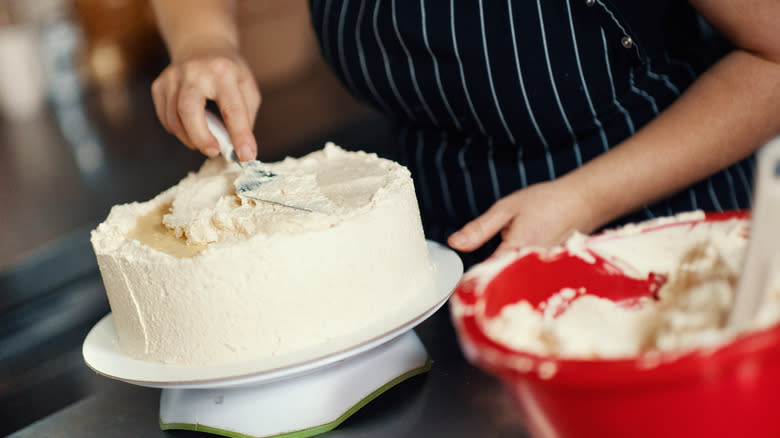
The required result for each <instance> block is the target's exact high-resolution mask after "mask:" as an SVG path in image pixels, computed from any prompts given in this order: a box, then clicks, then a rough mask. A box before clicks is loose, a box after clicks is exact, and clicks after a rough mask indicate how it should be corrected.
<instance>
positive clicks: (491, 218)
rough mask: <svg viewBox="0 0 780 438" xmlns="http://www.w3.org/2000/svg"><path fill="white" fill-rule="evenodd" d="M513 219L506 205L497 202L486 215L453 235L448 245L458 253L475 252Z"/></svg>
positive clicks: (448, 240)
mask: <svg viewBox="0 0 780 438" xmlns="http://www.w3.org/2000/svg"><path fill="white" fill-rule="evenodd" d="M511 219H512V214H511V212H510V211H509V210H508V207H507V206H506V205H505V203H503V202H501V201H499V202H496V203H495V204H493V206H492V207H490V209H488V210H487V211H486V212H485V213H484V214H482V215H481V216H479V217H477V218H476V219H474V220H473V221H471V222H469V223H467V224H466V225H464V226H463V228H461V229H460V230H458V231H457V232H455V233H453V234H452V235H451V236H450V237H449V239H447V243H449V245H450V246H451V247H452V248H455V249H456V250H458V251H463V252H471V251H474V250H475V249H477V248H479V247H480V246H482V245H484V244H485V243H486V242H487V241H488V240H490V239H491V238H492V237H493V236H495V235H496V234H498V232H499V231H501V230H502V229H504V228H505V227H506V226H507V224H508V223H509V221H510V220H511Z"/></svg>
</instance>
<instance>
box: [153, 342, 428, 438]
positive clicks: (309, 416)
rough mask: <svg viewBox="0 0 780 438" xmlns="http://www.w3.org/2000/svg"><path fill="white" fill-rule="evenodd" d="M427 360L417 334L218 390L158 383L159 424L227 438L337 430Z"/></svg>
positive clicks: (292, 436)
mask: <svg viewBox="0 0 780 438" xmlns="http://www.w3.org/2000/svg"><path fill="white" fill-rule="evenodd" d="M430 367H431V360H430V359H429V357H428V353H427V352H426V350H425V346H424V345H423V344H422V342H421V341H420V339H419V338H418V337H417V334H416V333H415V332H414V331H413V330H409V331H408V332H406V333H404V334H403V335H401V336H399V337H397V338H395V339H393V340H391V341H389V342H387V343H385V344H382V345H380V346H378V347H376V348H374V349H372V350H369V351H366V352H364V353H362V354H360V355H357V356H353V357H350V358H347V359H345V360H342V361H339V362H336V363H333V364H330V365H328V366H325V367H323V368H320V369H316V370H313V371H312V372H311V373H309V374H304V375H300V376H295V377H290V378H287V379H282V380H277V381H273V382H268V383H261V384H255V385H251V384H249V385H246V386H230V385H229V382H226V387H225V388H213V387H210V388H205V389H197V388H189V389H176V388H165V389H163V390H162V395H161V396H160V428H161V429H163V430H168V429H184V430H193V431H201V432H208V433H212V434H216V435H222V436H226V437H231V438H250V437H251V438H261V437H285V438H303V437H308V436H313V435H317V434H320V433H324V432H327V431H329V430H332V429H334V428H336V427H337V426H338V425H339V424H341V423H342V422H344V420H346V419H347V418H349V417H350V416H351V415H352V414H354V413H355V412H357V411H358V410H359V409H360V408H362V407H363V406H365V405H366V404H368V402H370V401H371V400H373V399H375V398H376V397H378V396H379V395H380V394H382V393H384V392H385V391H387V390H388V389H390V388H392V387H393V386H395V385H397V384H399V383H401V382H403V381H404V380H406V379H408V378H410V377H412V376H415V375H418V374H421V373H424V372H426V371H428V370H429V369H430Z"/></svg>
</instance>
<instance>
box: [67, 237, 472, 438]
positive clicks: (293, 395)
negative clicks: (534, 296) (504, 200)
mask: <svg viewBox="0 0 780 438" xmlns="http://www.w3.org/2000/svg"><path fill="white" fill-rule="evenodd" d="M428 251H429V256H430V260H431V262H432V264H433V265H434V278H433V279H432V281H430V282H429V283H428V284H426V285H421V290H420V292H419V293H417V294H416V296H415V298H413V299H412V300H410V301H409V302H408V303H405V304H403V305H402V306H401V308H399V309H398V310H397V311H396V312H393V315H391V316H389V317H387V318H385V319H383V320H381V321H376V322H374V323H372V324H370V325H369V326H368V327H366V328H364V329H362V330H360V331H359V332H357V333H353V334H350V335H347V336H344V337H341V338H338V339H334V340H333V341H332V342H328V343H326V344H322V345H318V346H316V347H312V348H308V349H305V350H302V351H298V352H295V353H291V354H286V355H282V356H278V357H273V358H265V359H259V360H255V361H246V362H241V363H237V364H226V365H214V366H182V365H168V364H162V363H157V362H145V361H141V360H137V359H134V358H131V357H129V356H127V355H125V354H123V353H122V352H121V350H120V349H119V347H118V343H117V341H116V331H115V328H114V322H113V317H112V315H111V314H109V315H106V316H105V317H104V318H103V319H102V320H100V321H99V322H98V323H97V324H96V325H95V326H94V327H93V328H92V330H91V331H90V332H89V334H88V335H87V337H86V338H85V340H84V345H83V348H82V354H83V356H84V361H85V362H86V364H87V365H88V366H89V367H90V368H92V369H93V370H94V371H95V372H97V373H98V374H102V375H104V376H106V377H109V378H112V379H116V380H121V381H124V382H127V383H131V384H134V385H139V386H147V387H154V388H163V391H162V395H161V399H160V427H161V428H162V429H188V430H198V431H205V432H210V433H215V434H220V435H224V436H228V437H271V436H286V437H296V438H300V437H306V436H311V435H315V434H318V433H322V432H325V431H327V430H330V429H332V428H334V427H336V426H337V425H338V424H340V423H341V422H342V421H344V420H345V419H346V418H347V417H349V416H350V415H351V414H353V413H354V412H356V411H357V410H358V409H360V408H361V407H362V406H363V405H365V404H366V403H368V402H369V401H371V400H372V399H373V398H375V397H377V396H378V395H379V394H381V393H382V392H384V391H386V390H387V389H389V388H391V387H392V386H394V385H396V384H398V383H400V382H401V381H403V380H405V379H407V378H409V377H411V376H414V375H416V374H420V373H423V372H425V371H427V370H428V369H429V368H430V361H429V359H428V355H427V352H426V351H425V347H424V346H423V344H422V342H420V340H419V338H418V337H417V335H416V334H415V333H414V331H412V329H413V328H414V327H415V326H416V325H417V324H419V323H421V322H422V321H424V320H425V319H427V318H428V317H429V316H431V315H432V314H433V313H434V312H436V311H437V310H438V309H439V308H441V307H442V306H443V305H444V304H445V303H446V302H447V299H449V297H450V295H451V294H452V291H453V290H454V288H455V286H456V285H457V283H458V281H459V280H460V277H461V275H462V274H463V264H462V262H461V260H460V258H459V257H458V255H457V254H456V253H455V252H454V251H452V250H450V249H449V248H447V247H445V246H443V245H440V244H438V243H435V242H430V241H429V242H428Z"/></svg>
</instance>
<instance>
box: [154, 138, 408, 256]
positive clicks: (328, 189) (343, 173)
mask: <svg viewBox="0 0 780 438" xmlns="http://www.w3.org/2000/svg"><path fill="white" fill-rule="evenodd" d="M263 166H264V167H265V168H267V169H268V170H269V171H271V172H273V173H274V174H275V176H274V177H273V178H272V179H271V181H269V182H266V183H264V184H262V185H261V186H260V187H259V188H258V189H257V190H256V192H255V193H256V194H257V195H258V197H260V198H262V199H264V200H268V201H272V202H276V203H280V204H286V205H292V206H297V207H303V208H306V209H308V210H311V211H302V210H299V209H294V208H287V207H284V206H280V205H275V204H273V203H270V202H263V201H255V200H253V199H247V198H242V197H239V196H238V195H237V194H236V189H235V187H234V181H235V180H236V178H238V177H239V176H240V175H241V173H242V169H241V167H240V166H238V165H237V164H235V163H228V162H226V161H225V160H208V161H207V162H206V163H205V164H204V165H203V167H202V168H201V170H200V171H199V172H198V173H196V174H195V173H193V174H190V175H188V176H187V177H186V178H184V179H183V180H182V181H181V182H180V183H179V185H178V186H177V189H176V193H175V195H174V198H173V201H172V202H171V205H170V211H169V212H168V213H167V214H165V215H164V216H163V223H164V224H165V226H166V227H167V228H169V229H170V230H172V231H173V232H174V233H175V235H176V237H178V238H183V239H185V240H186V242H187V244H189V245H202V244H209V243H213V242H219V241H223V240H233V239H241V238H246V236H251V235H255V234H260V233H265V234H274V233H300V232H305V231H313V230H321V229H325V228H329V227H332V226H335V225H336V224H337V223H339V222H340V221H342V220H343V219H344V218H345V217H349V216H350V215H352V214H355V213H356V212H358V211H359V210H361V209H362V208H368V206H369V205H370V204H371V202H372V200H374V199H375V197H377V196H382V192H383V189H384V188H386V187H388V186H389V185H391V184H392V183H393V181H395V180H397V177H398V172H404V171H405V170H404V169H403V168H401V167H400V166H397V165H394V164H393V163H392V162H389V161H387V160H383V159H380V158H378V157H377V156H376V155H375V154H368V153H365V152H357V153H350V152H347V151H345V150H343V149H341V148H340V147H338V146H336V145H334V144H332V143H329V144H327V145H326V146H325V148H324V149H323V150H321V151H317V152H315V153H312V154H309V155H307V156H306V157H304V158H302V159H293V158H287V159H285V160H283V161H280V162H278V163H267V164H264V165H263ZM243 172H246V171H245V170H243Z"/></svg>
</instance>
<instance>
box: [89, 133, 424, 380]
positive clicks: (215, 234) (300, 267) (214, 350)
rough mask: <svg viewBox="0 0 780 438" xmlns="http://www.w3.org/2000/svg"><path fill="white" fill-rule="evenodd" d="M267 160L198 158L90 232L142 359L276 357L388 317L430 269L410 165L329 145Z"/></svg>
mask: <svg viewBox="0 0 780 438" xmlns="http://www.w3.org/2000/svg"><path fill="white" fill-rule="evenodd" d="M264 167H266V168H268V169H269V170H270V171H272V172H273V173H274V174H275V175H276V176H274V177H273V178H272V180H271V181H270V182H268V183H266V184H263V185H262V186H261V187H260V188H259V189H258V193H259V194H261V195H262V197H263V198H264V199H268V200H271V201H274V202H281V203H284V204H289V205H296V206H299V207H304V208H307V209H310V210H311V212H306V211H301V210H297V209H291V208H286V207H283V206H279V205H275V204H272V203H266V202H262V201H254V200H251V199H242V198H240V197H239V196H237V195H236V189H235V187H234V185H233V183H234V181H235V179H236V178H237V177H238V176H239V175H240V174H241V172H242V169H241V168H240V167H239V166H238V165H236V164H229V163H227V162H226V161H225V160H223V159H222V158H215V159H210V160H207V161H206V162H205V163H204V165H203V166H202V168H201V169H200V170H199V171H198V172H196V173H191V174H189V175H188V176H186V177H185V178H184V179H183V180H182V181H181V182H180V183H179V184H177V185H176V186H174V187H172V188H170V189H168V190H166V191H164V192H163V193H161V194H159V195H158V196H156V197H155V198H154V199H152V200H150V201H148V202H144V203H131V204H124V205H118V206H115V207H113V208H112V209H111V212H110V214H109V216H108V218H107V219H106V221H105V222H103V223H102V224H100V225H99V226H98V227H97V229H96V230H94V231H93V232H92V243H93V247H94V249H95V253H96V255H97V260H98V264H99V266H100V270H101V274H102V276H103V281H104V284H105V286H106V292H107V295H108V298H109V302H110V305H111V310H112V312H113V315H114V320H115V323H116V329H117V334H118V340H119V345H120V347H121V349H122V351H123V352H125V353H126V354H128V355H130V356H132V357H135V358H138V359H143V360H152V361H162V362H166V363H176V364H199V365H205V364H217V363H228V362H235V361H240V360H248V359H257V358H262V357H267V356H272V355H279V354H285V353H289V352H293V351H296V350H298V349H301V348H305V347H307V346H310V345H315V344H317V343H322V342H327V341H328V340H329V339H333V338H335V337H338V336H342V335H346V334H348V333H351V332H353V331H355V330H359V329H360V328H361V327H364V326H367V325H368V324H369V323H371V322H373V321H375V320H377V319H380V318H383V317H384V316H386V315H389V314H391V313H392V312H393V311H394V310H395V309H397V308H398V307H400V306H401V304H402V303H404V302H405V301H406V300H409V299H411V298H412V297H413V296H414V294H415V293H416V292H417V291H419V290H421V288H422V287H423V286H425V285H426V283H427V282H429V281H431V279H432V266H431V263H430V262H429V260H428V253H427V246H426V243H425V238H424V235H423V231H422V226H421V222H420V215H419V210H418V207H417V200H416V197H415V193H414V187H413V185H412V181H411V178H410V175H409V172H408V170H407V169H406V168H404V167H403V166H400V165H398V164H397V163H394V162H392V161H389V160H386V159H382V158H379V157H377V156H376V155H375V154H367V153H364V152H347V151H345V150H343V149H341V148H339V147H337V146H335V145H333V144H328V145H326V147H325V148H324V149H322V150H320V151H316V152H313V153H311V154H309V155H307V156H305V157H302V158H300V159H293V158H287V159H285V160H283V161H281V162H278V163H267V164H264Z"/></svg>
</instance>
